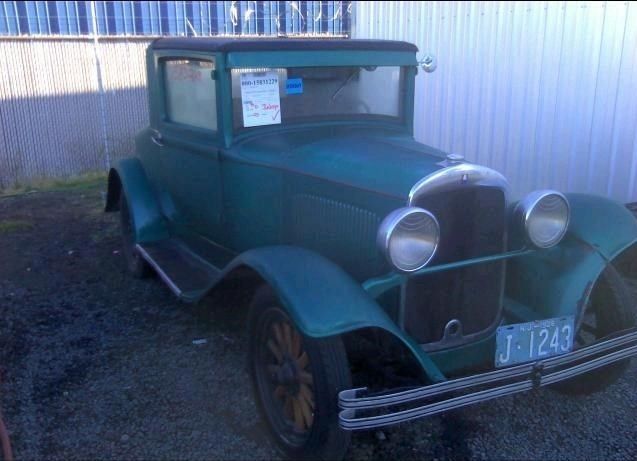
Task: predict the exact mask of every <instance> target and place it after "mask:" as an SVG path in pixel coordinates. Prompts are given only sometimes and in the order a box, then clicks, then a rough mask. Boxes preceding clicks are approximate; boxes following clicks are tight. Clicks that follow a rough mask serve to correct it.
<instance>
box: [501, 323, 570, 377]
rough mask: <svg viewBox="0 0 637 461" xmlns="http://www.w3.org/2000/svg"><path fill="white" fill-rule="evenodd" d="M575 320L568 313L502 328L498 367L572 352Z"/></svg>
mask: <svg viewBox="0 0 637 461" xmlns="http://www.w3.org/2000/svg"><path fill="white" fill-rule="evenodd" d="M574 323H575V318H574V317H573V316H568V317H559V318H554V319H546V320H535V321H533V322H527V323H515V324H513V325H504V326H501V327H499V328H498V330H497V333H496V347H495V366H496V367H498V368H500V367H507V366H510V365H515V364H518V363H523V362H530V361H534V360H541V359H545V358H547V357H551V356H554V355H559V354H565V353H567V352H570V351H571V350H572V349H573V334H574V332H575V328H574Z"/></svg>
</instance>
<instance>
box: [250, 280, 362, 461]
mask: <svg viewBox="0 0 637 461" xmlns="http://www.w3.org/2000/svg"><path fill="white" fill-rule="evenodd" d="M286 325H288V326H289V327H286ZM248 328H249V330H248V331H249V335H250V340H249V356H248V359H249V360H248V361H249V368H250V375H251V378H252V386H253V390H254V395H255V399H256V402H257V406H258V408H259V412H260V413H261V416H262V418H263V419H264V420H265V422H266V425H267V427H268V429H269V432H270V434H271V436H272V438H273V439H274V441H275V443H276V445H277V447H278V448H279V450H280V451H281V452H282V453H283V454H284V455H285V456H286V457H288V458H290V459H320V460H339V459H342V458H343V456H344V455H345V453H346V451H347V449H348V447H349V442H350V433H349V432H346V431H343V430H342V429H341V428H340V427H339V425H338V393H339V392H340V391H341V390H343V389H348V388H351V385H352V382H351V375H350V369H349V364H348V361H347V355H346V353H345V347H344V346H343V342H342V340H341V338H340V337H332V338H323V339H315V338H309V337H306V336H303V335H302V334H301V333H300V332H299V331H298V330H297V329H296V327H295V325H294V322H293V321H292V320H291V318H290V317H289V315H288V314H287V312H286V311H285V310H284V309H283V308H282V307H281V303H280V302H279V300H278V298H277V297H276V296H275V295H274V293H273V292H272V290H271V289H270V288H269V287H267V286H264V287H262V288H260V289H259V290H257V293H256V295H255V297H254V299H253V301H252V304H251V307H250V315H249V324H248ZM288 328H289V329H288ZM286 338H287V339H286ZM270 343H272V344H270ZM272 346H274V348H273V347H272ZM308 375H309V376H311V381H310V379H309V378H307V376H308ZM303 386H305V387H303ZM308 392H309V393H310V397H307V395H308ZM304 402H305V403H304ZM311 405H313V408H312V406H311ZM308 412H309V413H308ZM299 420H300V423H299Z"/></svg>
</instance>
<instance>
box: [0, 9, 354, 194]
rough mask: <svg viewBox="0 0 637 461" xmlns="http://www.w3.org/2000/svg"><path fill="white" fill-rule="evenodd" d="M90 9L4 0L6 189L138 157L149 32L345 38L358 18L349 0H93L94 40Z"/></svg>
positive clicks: (1, 84)
mask: <svg viewBox="0 0 637 461" xmlns="http://www.w3.org/2000/svg"><path fill="white" fill-rule="evenodd" d="M92 3H93V2H79V1H67V2H54V1H49V2H39V1H38V2H35V1H31V2H14V1H0V189H3V188H6V187H11V186H13V185H15V184H17V183H25V182H29V181H30V180H32V179H33V178H42V177H60V176H69V175H73V174H77V173H82V172H86V171H95V170H101V169H104V168H105V167H106V166H107V165H108V164H109V163H112V162H114V161H116V160H117V159H118V158H121V157H123V156H125V155H130V154H131V153H133V137H134V135H135V133H136V132H137V131H138V130H139V129H140V128H142V127H143V126H145V125H146V124H147V123H148V110H147V95H146V69H145V60H144V51H145V48H146V47H147V45H148V43H150V40H151V39H152V38H154V37H151V36H149V35H153V36H154V35H156V34H158V35H193V34H195V33H196V34H197V35H217V34H225V33H231V34H259V35H272V34H275V35H276V34H282V33H284V34H288V35H299V34H309V35H320V36H324V35H340V34H347V33H348V31H349V27H350V20H349V18H350V13H351V8H350V6H351V2H342V1H315V2H312V1H307V2H305V1H301V2H298V1H287V2H282V1H279V2H264V1H249V2H247V1H246V2H238V1H231V2H183V1H182V2H179V1H175V2H131V1H119V2H112V1H109V2H95V7H96V8H95V9H96V18H95V19H96V22H97V29H98V31H99V34H100V35H99V36H98V37H99V40H98V42H97V44H95V43H94V42H93V39H92V38H90V37H87V36H86V34H91V33H92V31H93V28H92V22H93V17H92V14H91V11H92ZM42 35H46V37H44V36H42ZM113 35H118V36H119V37H115V36H113ZM122 35H125V37H121V36H122ZM133 35H135V37H134V36H133ZM96 56H97V57H99V62H100V66H99V67H98V66H97V60H96ZM98 75H99V78H98ZM100 81H101V85H100Z"/></svg>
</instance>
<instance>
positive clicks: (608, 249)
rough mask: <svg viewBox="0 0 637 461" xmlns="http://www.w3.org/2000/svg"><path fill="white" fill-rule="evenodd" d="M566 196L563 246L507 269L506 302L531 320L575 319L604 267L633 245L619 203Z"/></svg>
mask: <svg viewBox="0 0 637 461" xmlns="http://www.w3.org/2000/svg"><path fill="white" fill-rule="evenodd" d="M566 196H567V198H568V200H569V203H570V205H571V222H570V224H569V229H568V232H567V234H566V236H565V237H564V239H563V241H562V242H561V243H560V244H559V245H557V246H555V247H553V248H551V249H548V250H539V251H536V252H534V253H531V254H529V255H526V256H523V257H520V258H515V259H513V260H511V261H509V262H508V263H507V286H506V294H507V297H508V298H510V299H512V300H514V301H516V302H518V303H520V304H521V305H523V306H527V307H529V308H530V309H531V311H532V313H533V314H534V316H535V318H548V317H559V316H564V315H575V316H578V315H579V313H580V312H581V310H582V308H583V307H584V306H585V305H586V302H587V301H588V298H589V296H590V294H591V291H592V288H593V286H594V284H595V282H596V280H597V278H598V277H599V276H600V274H601V273H602V271H603V270H604V268H605V267H606V265H607V264H608V263H610V262H611V261H612V260H613V259H615V258H616V257H618V256H619V255H620V254H621V253H622V252H623V251H624V250H626V249H627V248H628V247H630V246H632V245H634V244H635V242H637V220H635V218H634V217H633V215H632V214H631V213H630V212H629V211H628V210H627V209H626V208H625V207H624V206H623V205H621V204H620V203H617V202H614V201H612V200H609V199H607V198H604V197H598V196H591V195H585V194H567V195H566Z"/></svg>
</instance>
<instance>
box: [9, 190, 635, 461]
mask: <svg viewBox="0 0 637 461" xmlns="http://www.w3.org/2000/svg"><path fill="white" fill-rule="evenodd" d="M102 194H103V185H102V184H94V185H89V186H86V187H79V188H75V189H74V190H71V191H53V192H45V193H36V194H27V195H22V196H16V197H10V198H2V199H0V379H1V380H2V383H1V384H0V404H1V406H2V408H3V411H4V415H5V420H6V421H5V422H6V424H7V425H8V427H9V430H10V432H11V437H12V441H13V445H14V450H15V455H16V457H17V458H18V459H41V458H57V459H62V458H63V459H96V458H109V459H184V458H188V459H203V458H206V459H212V458H216V459H221V458H222V459H264V458H272V457H276V456H277V455H276V453H275V452H274V450H273V448H272V446H271V444H270V442H269V441H268V438H267V436H266V435H265V432H264V428H263V425H262V423H261V422H260V420H259V417H258V415H257V412H256V409H255V406H254V404H253V401H252V394H251V389H250V385H249V381H248V377H247V372H246V367H245V364H246V359H245V355H246V338H245V328H244V319H243V317H242V315H241V313H240V312H237V311H236V310H233V309H232V306H227V305H224V302H223V301H224V300H223V295H222V294H221V295H219V296H217V297H215V298H214V299H211V300H209V301H206V302H205V303H202V304H200V305H197V306H191V305H186V304H182V303H179V302H177V301H176V300H175V298H174V297H173V296H172V295H171V293H170V292H169V291H168V289H167V288H165V287H164V285H163V284H162V283H161V282H160V281H159V280H158V279H157V278H150V279H147V280H135V279H132V278H131V277H129V276H128V274H127V273H126V271H125V267H124V261H123V256H122V254H121V253H120V251H119V250H120V243H119V236H118V226H117V216H116V215H113V214H104V213H102V211H101V209H102ZM200 339H205V340H206V342H205V343H204V344H198V343H200V341H196V343H197V344H194V343H193V341H195V340H200ZM636 379H637V367H636V366H635V363H633V364H632V365H631V367H630V368H629V370H628V372H627V374H626V375H625V376H624V377H623V378H622V379H621V380H620V381H619V382H618V383H616V384H615V385H613V386H612V387H611V388H609V389H608V390H606V391H605V392H602V393H599V394H596V395H593V396H588V397H580V398H573V397H564V396H561V395H559V394H556V393H554V392H552V391H549V390H542V391H540V392H533V393H529V394H523V395H518V396H513V397H507V398H503V399H500V400H498V401H494V402H489V403H484V404H480V405H477V406H474V407H471V408H467V409H464V410H459V411H455V412H452V413H449V414H446V415H443V416H437V417H431V418H428V419H426V420H422V421H419V422H416V423H411V424H404V425H401V426H398V427H395V428H391V429H388V430H386V431H384V432H382V433H379V432H371V433H361V434H358V433H357V434H355V435H354V438H353V445H352V448H351V450H350V452H349V457H350V458H352V459H369V458H378V457H382V458H390V457H391V458H428V459H431V458H437V459H447V458H468V457H472V458H483V459H495V458H497V459H521V458H524V459H528V458H545V459H546V458H551V459H556V458H561V459H569V458H570V459H573V458H575V459H581V458H597V459H611V458H613V459H627V458H635V457H636V456H637V429H635V421H636V417H637V390H636V388H635V382H636Z"/></svg>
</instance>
